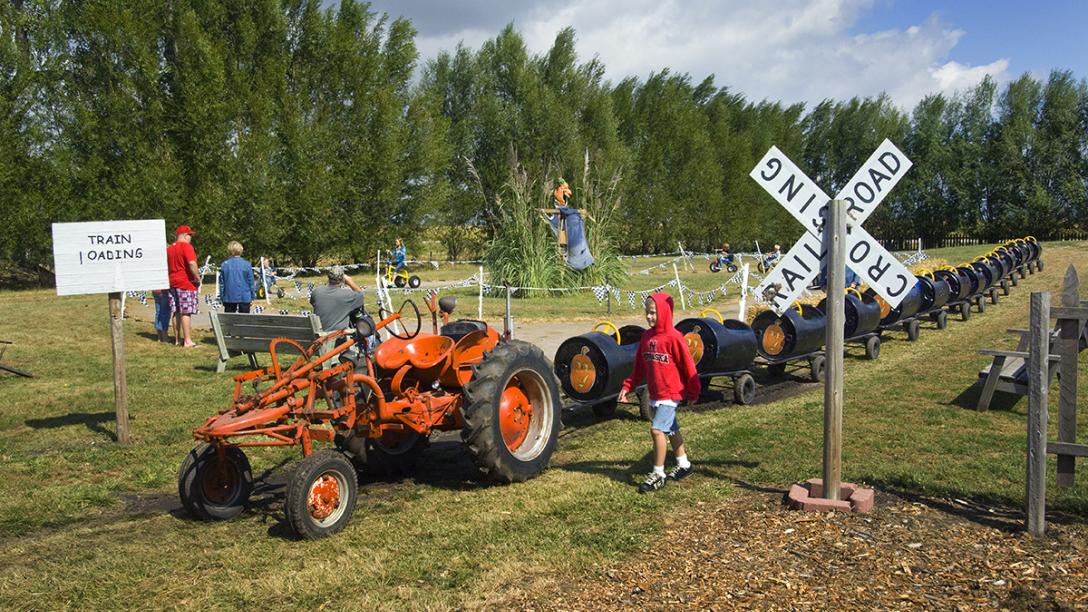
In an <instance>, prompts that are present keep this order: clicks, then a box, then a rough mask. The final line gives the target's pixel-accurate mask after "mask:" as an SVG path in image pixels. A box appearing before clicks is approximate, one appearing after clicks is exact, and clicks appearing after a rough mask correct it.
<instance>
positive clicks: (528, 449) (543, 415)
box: [499, 370, 555, 461]
mask: <svg viewBox="0 0 1088 612" xmlns="http://www.w3.org/2000/svg"><path fill="white" fill-rule="evenodd" d="M511 391H516V392H517V393H511ZM508 393H509V394H510V395H508ZM518 394H520V395H521V396H522V397H524V398H525V400H526V401H528V404H529V409H530V412H529V415H528V419H529V422H528V423H527V424H526V425H523V426H521V427H522V428H523V429H522V430H520V431H519V432H518V433H519V434H523V435H518V436H516V437H515V436H512V437H515V438H516V439H517V442H516V443H515V444H513V445H511V443H510V442H508V437H507V434H508V430H504V429H505V428H504V420H507V419H504V418H503V416H504V415H503V414H502V412H503V410H504V405H503V404H504V403H506V408H505V409H507V410H510V409H513V408H514V407H513V406H511V405H510V404H509V403H508V402H509V401H510V400H514V399H517V400H520V398H517V395H518ZM499 411H500V414H499V428H500V430H504V431H502V433H503V442H504V444H505V445H506V450H508V451H509V452H510V454H511V455H513V456H514V457H515V458H516V459H518V460H520V461H531V460H533V459H535V458H537V457H538V456H539V455H540V454H541V453H542V452H544V449H545V448H546V447H547V446H548V442H549V441H550V437H551V431H552V421H553V419H555V414H554V411H553V410H552V397H551V391H550V390H549V389H548V386H547V384H546V383H545V382H544V379H543V378H542V377H541V376H540V375H539V374H537V373H536V372H534V371H533V370H522V371H520V372H518V373H516V374H514V375H513V376H511V377H510V380H508V381H507V382H506V385H504V387H503V393H502V397H501V398H500V405H499Z"/></svg>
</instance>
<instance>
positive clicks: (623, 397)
mask: <svg viewBox="0 0 1088 612" xmlns="http://www.w3.org/2000/svg"><path fill="white" fill-rule="evenodd" d="M616 401H617V402H620V403H621V404H622V403H624V402H626V401H627V392H626V391H624V390H622V389H621V390H620V395H619V397H617V398H616Z"/></svg>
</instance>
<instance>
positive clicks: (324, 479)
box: [284, 449, 359, 540]
mask: <svg viewBox="0 0 1088 612" xmlns="http://www.w3.org/2000/svg"><path fill="white" fill-rule="evenodd" d="M358 478H359V476H358V474H357V473H356V471H355V467H354V466H352V464H351V461H349V460H348V458H347V457H346V456H344V454H343V453H341V452H340V451H336V450H332V449H327V450H321V451H317V452H315V453H314V454H312V455H310V456H309V457H307V458H305V459H303V460H302V461H300V462H299V463H298V465H297V466H296V467H295V471H294V473H293V474H292V475H291V480H290V481H288V483H287V496H286V500H285V502H284V510H285V511H286V514H287V523H288V524H289V525H291V528H292V529H294V530H295V533H297V534H298V535H299V536H300V537H302V538H304V539H307V540H316V539H318V538H323V537H325V536H328V535H332V534H334V533H336V532H337V531H340V530H341V529H343V528H344V526H345V525H347V524H348V521H350V520H351V514H352V512H354V511H355V499H356V497H357V496H358V494H359V480H358Z"/></svg>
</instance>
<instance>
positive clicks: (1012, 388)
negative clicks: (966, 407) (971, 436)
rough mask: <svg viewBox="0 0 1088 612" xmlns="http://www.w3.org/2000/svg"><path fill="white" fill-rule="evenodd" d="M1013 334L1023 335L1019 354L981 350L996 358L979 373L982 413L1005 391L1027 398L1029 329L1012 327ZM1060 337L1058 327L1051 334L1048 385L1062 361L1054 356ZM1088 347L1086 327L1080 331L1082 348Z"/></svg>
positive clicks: (979, 404)
mask: <svg viewBox="0 0 1088 612" xmlns="http://www.w3.org/2000/svg"><path fill="white" fill-rule="evenodd" d="M1006 331H1007V332H1009V333H1010V334H1019V336H1020V341H1019V342H1018V343H1017V345H1016V350H1015V351H1003V350H999V349H982V350H980V351H979V354H981V355H987V356H990V357H993V362H992V363H990V364H989V365H987V366H986V367H984V368H982V369H981V370H979V372H978V377H979V380H980V381H982V393H981V394H979V396H978V406H977V409H978V410H987V409H989V407H990V401H991V400H992V399H993V397H994V392H995V391H1004V392H1005V393H1012V394H1014V395H1027V393H1028V369H1027V358H1028V353H1027V350H1028V341H1029V334H1028V330H1026V329H1021V328H1012V329H1008V330H1006ZM1057 338H1058V329H1057V328H1054V329H1053V330H1051V332H1050V341H1049V342H1050V351H1051V357H1050V363H1049V364H1048V367H1047V382H1048V383H1050V382H1052V381H1053V380H1054V373H1055V372H1057V361H1058V358H1057V356H1056V355H1054V354H1053V349H1054V341H1055V340H1057ZM1086 345H1088V329H1086V328H1085V327H1084V326H1083V325H1082V326H1081V330H1080V349H1081V350H1084V348H1085V346H1086Z"/></svg>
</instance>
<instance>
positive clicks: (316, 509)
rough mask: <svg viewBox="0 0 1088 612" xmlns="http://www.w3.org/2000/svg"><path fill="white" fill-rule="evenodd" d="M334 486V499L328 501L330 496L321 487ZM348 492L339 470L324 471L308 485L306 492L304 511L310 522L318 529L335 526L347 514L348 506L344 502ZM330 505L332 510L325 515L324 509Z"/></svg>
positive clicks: (346, 483)
mask: <svg viewBox="0 0 1088 612" xmlns="http://www.w3.org/2000/svg"><path fill="white" fill-rule="evenodd" d="M330 485H335V489H336V490H335V497H334V498H333V499H331V500H330V499H329V497H330V494H329V492H328V491H327V490H322V488H323V487H328V488H331V486H330ZM347 491H348V482H347V477H345V476H344V474H342V473H341V472H340V471H339V470H326V471H324V472H322V473H321V475H320V476H318V477H317V478H315V479H314V481H313V482H312V483H310V488H309V489H308V490H307V491H306V510H307V512H308V514H309V516H310V520H311V521H313V523H314V524H315V525H317V526H319V527H329V526H331V525H334V524H336V521H338V520H340V518H341V517H343V516H344V513H345V512H347V507H348V505H347V504H346V503H344V502H345V497H346V493H347ZM329 504H332V506H333V508H332V509H331V510H330V511H328V513H327V514H326V512H325V509H324V508H325V507H326V506H327V505H329Z"/></svg>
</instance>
